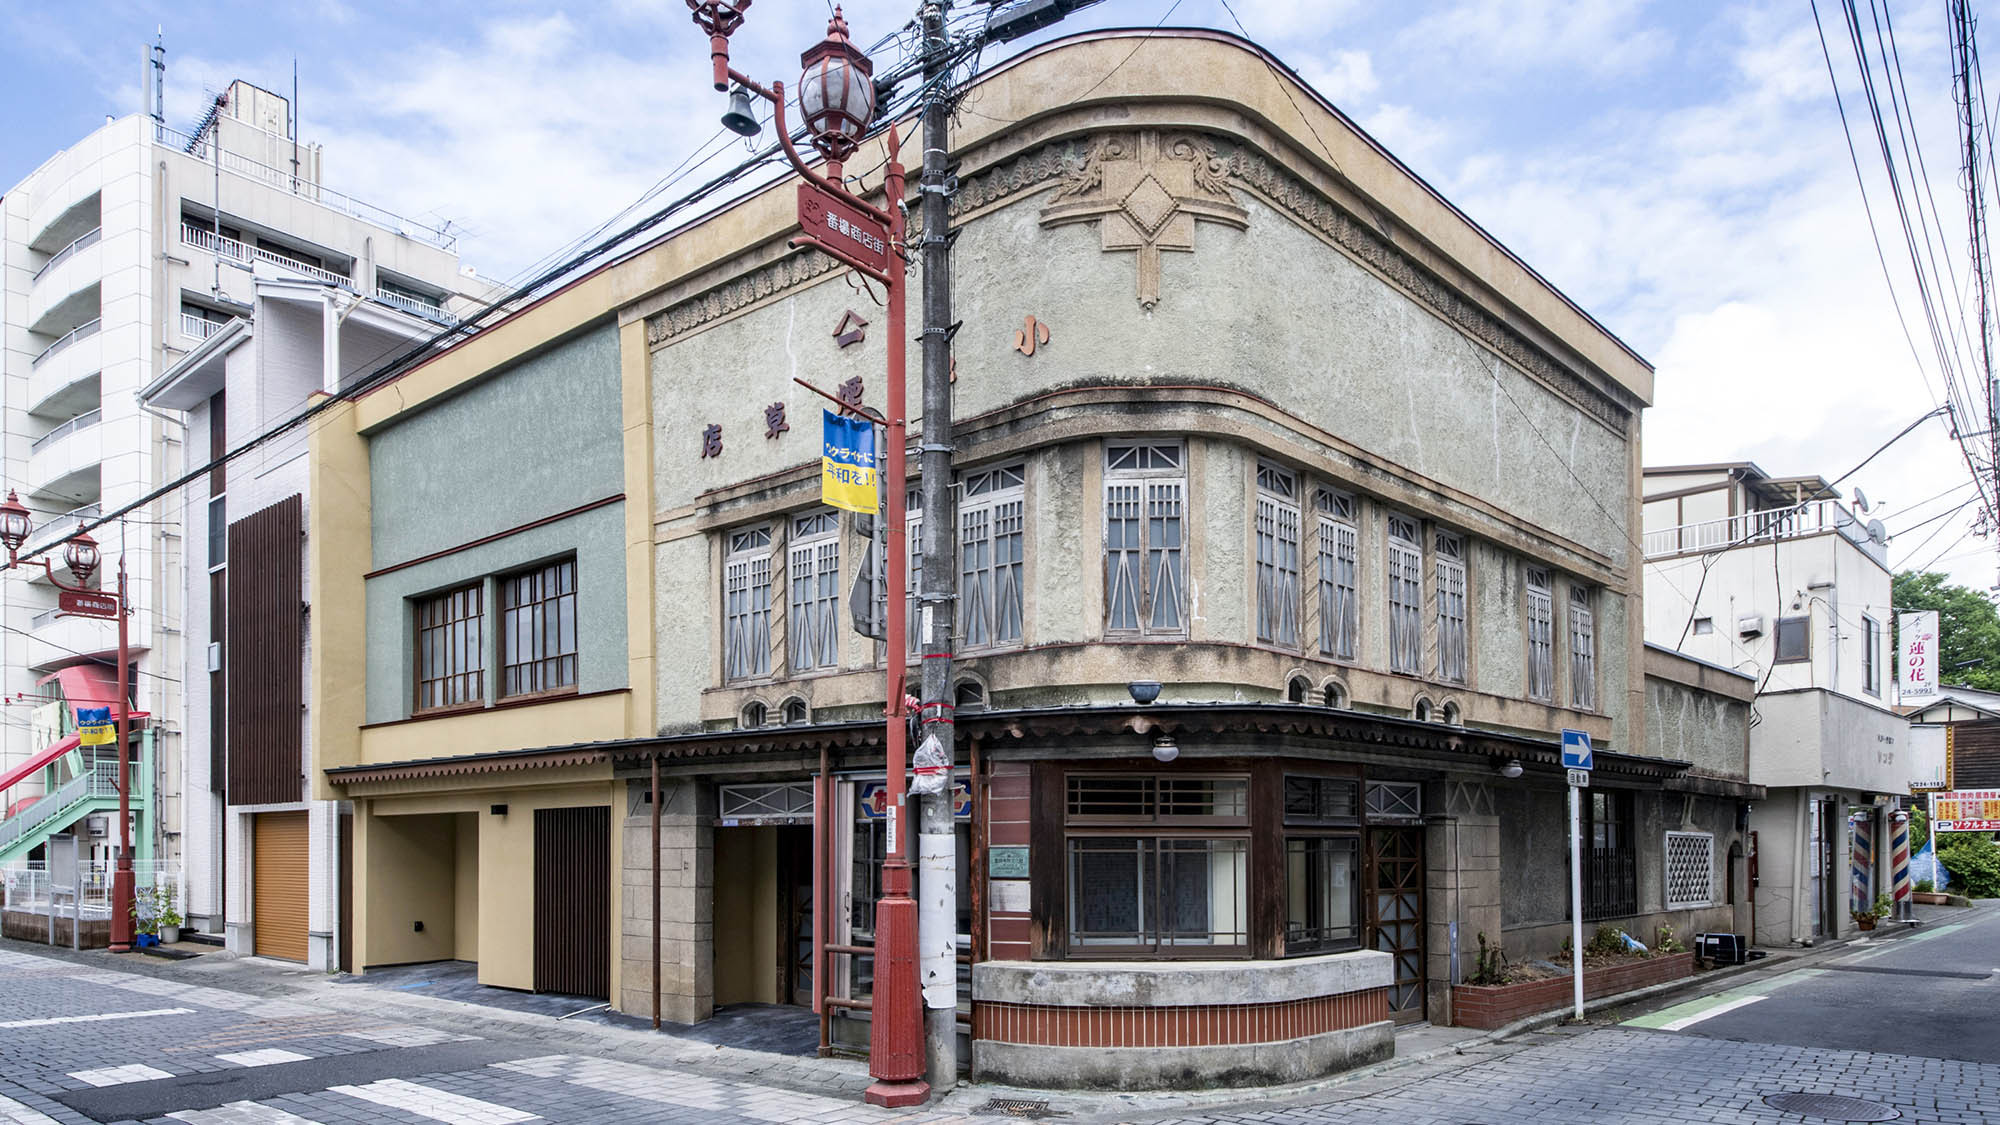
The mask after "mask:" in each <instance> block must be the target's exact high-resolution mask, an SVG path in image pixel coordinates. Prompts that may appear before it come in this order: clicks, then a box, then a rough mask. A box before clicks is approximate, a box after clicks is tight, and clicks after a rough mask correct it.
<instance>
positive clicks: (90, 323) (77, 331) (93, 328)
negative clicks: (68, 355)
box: [29, 317, 104, 367]
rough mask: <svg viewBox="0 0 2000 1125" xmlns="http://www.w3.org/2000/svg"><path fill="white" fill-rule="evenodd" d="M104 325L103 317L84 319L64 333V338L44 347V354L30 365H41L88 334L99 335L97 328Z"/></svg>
mask: <svg viewBox="0 0 2000 1125" xmlns="http://www.w3.org/2000/svg"><path fill="white" fill-rule="evenodd" d="M102 327H104V320H103V319H102V318H101V317H100V318H99V319H97V320H87V321H84V322H83V323H82V324H79V325H77V326H76V327H75V328H72V329H70V330H69V331H67V332H65V333H63V334H62V338H61V339H59V340H57V341H56V342H55V343H53V344H50V345H49V346H48V347H46V348H43V349H42V354H40V355H38V356H36V357H35V360H34V362H33V363H31V364H29V366H30V367H40V366H41V365H42V362H43V361H44V360H46V359H48V358H49V357H50V356H52V355H54V354H56V353H57V352H59V351H61V350H63V349H64V348H66V347H69V346H70V345H71V344H74V343H76V342H77V341H78V340H81V339H83V338H84V337H86V336H95V335H97V330H98V329H99V328H102Z"/></svg>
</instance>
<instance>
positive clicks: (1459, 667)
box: [1436, 532, 1467, 684]
mask: <svg viewBox="0 0 2000 1125" xmlns="http://www.w3.org/2000/svg"><path fill="white" fill-rule="evenodd" d="M1436 546H1437V559H1436V573H1437V629H1438V645H1437V674H1438V679H1441V680H1450V681H1451V682H1453V683H1459V684H1462V683H1464V682H1465V675H1466V652H1467V645H1466V636H1465V628H1466V627H1465V540H1464V539H1463V538H1462V537H1460V536H1457V535H1449V534H1446V533H1444V532H1439V533H1438V536H1437V539H1436Z"/></svg>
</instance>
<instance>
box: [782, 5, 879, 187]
mask: <svg viewBox="0 0 2000 1125" xmlns="http://www.w3.org/2000/svg"><path fill="white" fill-rule="evenodd" d="M799 65H800V66H801V67H803V68H805V69H804V72H803V73H802V74H800V75H799V112H800V113H802V114H804V115H805V119H806V130H807V133H808V134H809V135H810V136H811V137H812V143H813V147H814V148H817V149H819V150H820V152H821V153H822V154H824V155H825V156H826V158H827V159H828V160H830V161H833V162H835V163H839V162H841V161H844V160H846V159H847V158H848V157H849V156H851V155H853V153H854V149H855V146H856V145H858V144H859V143H860V141H861V135H862V134H863V133H865V132H867V131H868V122H869V121H870V120H872V119H873V118H874V116H875V79H874V74H875V64H873V63H871V62H869V61H868V56H867V55H865V54H863V53H861V49H860V48H858V47H856V46H855V45H854V43H853V41H852V40H850V39H849V38H848V37H847V20H846V19H845V18H843V17H842V16H841V14H840V9H839V8H838V7H836V8H834V10H833V18H832V19H830V20H828V21H827V22H826V38H825V39H822V40H820V41H819V43H817V44H815V45H814V46H813V47H812V49H811V50H808V51H807V52H805V53H804V54H802V55H800V56H799Z"/></svg>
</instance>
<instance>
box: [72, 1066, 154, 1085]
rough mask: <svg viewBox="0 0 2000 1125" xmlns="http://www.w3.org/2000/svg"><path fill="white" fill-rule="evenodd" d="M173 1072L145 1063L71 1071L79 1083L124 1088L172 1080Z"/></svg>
mask: <svg viewBox="0 0 2000 1125" xmlns="http://www.w3.org/2000/svg"><path fill="white" fill-rule="evenodd" d="M173 1076H174V1073H173V1071H170V1070H161V1069H160V1068H159V1067H156V1066H147V1065H146V1064H145V1063H132V1064H130V1065H128V1066H106V1067H99V1068H98V1069H96V1070H77V1071H71V1072H70V1077H71V1078H74V1079H76V1080H77V1081H78V1082H88V1083H90V1084H91V1085H92V1086H123V1085H124V1084H125V1083H127V1082H151V1081H153V1080H154V1079H156V1078H172V1077H173Z"/></svg>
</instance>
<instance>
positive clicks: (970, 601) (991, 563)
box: [958, 465, 1025, 649]
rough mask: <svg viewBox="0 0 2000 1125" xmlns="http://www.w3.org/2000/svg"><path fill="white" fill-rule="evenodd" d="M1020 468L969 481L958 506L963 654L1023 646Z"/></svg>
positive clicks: (987, 473) (1005, 467)
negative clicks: (965, 652)
mask: <svg viewBox="0 0 2000 1125" xmlns="http://www.w3.org/2000/svg"><path fill="white" fill-rule="evenodd" d="M1024 479H1025V471H1024V469H1023V467H1022V466H1020V465H1003V466H1001V467H1000V468H997V469H988V470H986V471H984V472H979V473H972V474H970V475H968V476H967V477H966V478H965V480H964V481H963V483H962V484H961V486H960V490H959V501H958V613H959V619H958V629H959V646H960V647H961V648H962V649H982V648H994V647H998V646H1001V645H1010V644H1019V643H1020V640H1021V557H1022V556H1021V520H1022V482H1023V480H1024Z"/></svg>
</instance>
